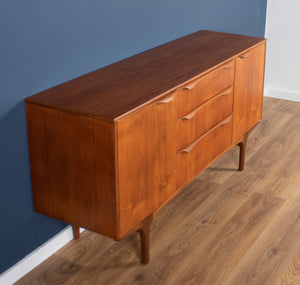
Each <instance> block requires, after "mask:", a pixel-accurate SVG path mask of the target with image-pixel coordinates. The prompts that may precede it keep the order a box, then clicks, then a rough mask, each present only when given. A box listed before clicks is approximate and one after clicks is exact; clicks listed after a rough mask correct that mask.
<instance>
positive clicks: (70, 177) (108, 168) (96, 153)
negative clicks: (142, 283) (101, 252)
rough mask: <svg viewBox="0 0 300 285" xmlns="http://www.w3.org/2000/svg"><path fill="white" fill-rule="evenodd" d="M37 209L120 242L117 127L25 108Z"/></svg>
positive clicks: (39, 108)
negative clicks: (116, 177)
mask: <svg viewBox="0 0 300 285" xmlns="http://www.w3.org/2000/svg"><path fill="white" fill-rule="evenodd" d="M26 113H27V128H28V142H29V152H30V162H31V177H32V189H33V200H34V208H35V210H36V211H37V212H39V213H41V214H45V215H48V216H51V217H53V218H56V219H59V220H62V221H64V222H66V223H70V224H72V225H76V226H80V227H84V228H86V229H89V230H92V231H94V232H98V233H100V234H104V235H107V236H109V237H113V238H117V235H118V232H117V214H116V201H117V199H116V183H115V152H114V146H115V134H114V124H113V123H107V122H103V121H101V120H98V119H95V118H90V117H86V116H82V115H78V114H72V113H67V112H63V111H59V110H55V109H50V108H45V107H40V106H37V105H34V104H29V103H27V104H26Z"/></svg>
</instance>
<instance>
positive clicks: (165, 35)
mask: <svg viewBox="0 0 300 285" xmlns="http://www.w3.org/2000/svg"><path fill="white" fill-rule="evenodd" d="M266 1H267V0H226V1H224V0H222V1H221V0H210V1H204V0H185V1H178V0H151V1H149V0H147V1H146V0H106V1H101V0H48V1H46V0H26V1H24V0H1V2H0V229H1V234H0V247H1V248H0V273H1V272H3V271H5V270H6V269H8V268H9V267H10V266H12V265H13V264H15V263H16V262H17V261H19V260H20V259H22V258H23V257H24V256H26V255H27V254H28V253H30V252H31V251H32V250H34V249H36V248H37V247H38V246H40V245H41V244H43V243H44V242H46V241H47V240H48V239H49V238H51V237H52V236H53V235H55V234H56V233H58V232H59V231H60V230H62V229H63V228H64V227H65V226H66V225H65V224H64V223H62V222H59V221H56V220H53V219H51V218H48V217H45V216H42V215H40V214H37V213H35V212H34V211H33V205H32V196H31V182H30V170H29V159H28V150H27V137H26V123H25V109H24V98H26V97H28V96H30V95H32V94H34V93H36V92H39V91H42V90H45V89H47V88H50V87H52V86H54V85H57V84H59V83H62V82H65V81H67V80H70V79H72V78H74V77H77V76H80V75H82V74H85V73H87V72H90V71H92V70H95V69H97V68H100V67H102V66H105V65H107V64H110V63H113V62H116V61H118V60H121V59H123V58H126V57H128V56H131V55H134V54H136V53H138V52H141V51H144V50H146V49H149V48H152V47H154V46H157V45H160V44H162V43H165V42H168V41H170V40H173V39H175V38H178V37H181V36H184V35H186V34H190V33H192V32H195V31H198V30H201V29H210V30H217V31H225V32H232V33H241V34H246V35H253V36H263V35H264V29H265V14H266Z"/></svg>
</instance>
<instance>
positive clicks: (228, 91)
mask: <svg viewBox="0 0 300 285" xmlns="http://www.w3.org/2000/svg"><path fill="white" fill-rule="evenodd" d="M231 92H232V86H230V87H229V88H227V89H226V90H224V91H223V92H221V93H219V94H218V95H217V96H216V97H219V96H220V97H221V96H225V95H227V94H229V93H231Z"/></svg>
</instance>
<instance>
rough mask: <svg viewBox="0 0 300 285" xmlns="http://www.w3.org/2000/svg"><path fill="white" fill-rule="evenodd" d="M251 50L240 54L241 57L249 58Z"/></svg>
mask: <svg viewBox="0 0 300 285" xmlns="http://www.w3.org/2000/svg"><path fill="white" fill-rule="evenodd" d="M249 54H250V52H248V53H244V54H242V55H240V56H239V58H240V59H244V58H247V57H248V56H249Z"/></svg>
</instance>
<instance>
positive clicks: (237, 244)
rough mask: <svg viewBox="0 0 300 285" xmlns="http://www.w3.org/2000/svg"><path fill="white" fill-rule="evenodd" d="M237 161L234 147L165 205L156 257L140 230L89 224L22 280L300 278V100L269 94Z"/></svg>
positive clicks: (205, 284)
mask: <svg viewBox="0 0 300 285" xmlns="http://www.w3.org/2000/svg"><path fill="white" fill-rule="evenodd" d="M237 167H238V148H234V149H232V150H230V151H229V152H228V153H227V154H225V155H224V156H223V157H222V158H220V159H219V160H217V161H216V162H215V163H214V164H213V165H211V166H210V167H209V168H208V169H207V170H205V171H204V172H203V173H201V174H200V175H199V176H198V177H197V178H196V179H195V180H194V181H193V182H192V183H191V184H190V185H189V186H187V187H186V189H185V190H184V191H183V192H181V193H180V194H179V195H178V196H177V197H176V198H175V199H174V200H173V201H171V202H170V203H169V204H168V205H167V206H166V207H165V208H163V209H162V210H161V212H160V213H159V214H158V215H157V216H156V217H155V219H154V221H153V223H152V226H151V247H150V254H151V260H150V263H149V264H148V265H146V266H145V265H142V264H140V263H139V255H140V247H139V236H138V234H133V235H132V236H130V237H128V238H127V239H125V240H123V241H121V242H115V241H113V240H111V239H109V238H106V237H103V236H101V235H97V234H95V233H92V232H88V231H86V232H84V233H83V234H82V235H81V238H80V239H79V240H76V241H71V242H70V243H69V244H67V245H66V246H64V247H63V248H62V249H60V250H59V251H58V252H56V253H55V254H54V255H53V256H51V257H50V258H48V259H47V260H46V261H45V262H43V263H42V264H40V265H39V266H38V267H36V268H35V269H34V270H32V271H31V272H30V273H28V274H27V275H26V276H24V277H23V278H22V279H20V280H19V281H18V282H17V283H16V284H17V285H23V284H25V285H27V284H37V285H39V284H41V285H42V284H45V285H46V284H104V285H113V284H123V285H125V284H128V285H129V284H155V285H156V284H158V285H159V284H164V285H165V284H166V285H167V284H172V285H173V284H174V285H176V284H178V285H179V284H180V285H181V284H201V285H242V284H253V285H259V284H264V285H274V284H300V103H296V102H292V101H286V100H280V99H274V98H267V97H266V98H265V99H264V115H263V120H262V121H261V122H260V123H259V124H258V126H257V127H256V128H255V129H254V130H253V132H252V133H251V134H250V136H249V139H248V144H247V150H246V164H245V170H244V171H242V172H239V171H237Z"/></svg>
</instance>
